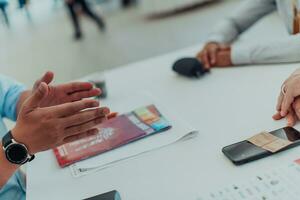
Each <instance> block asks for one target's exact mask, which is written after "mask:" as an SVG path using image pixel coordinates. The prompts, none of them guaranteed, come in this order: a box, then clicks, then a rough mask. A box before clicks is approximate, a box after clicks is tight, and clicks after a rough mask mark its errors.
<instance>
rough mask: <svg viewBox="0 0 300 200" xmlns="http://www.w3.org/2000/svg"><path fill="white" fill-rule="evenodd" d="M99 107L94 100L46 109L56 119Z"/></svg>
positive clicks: (84, 100)
mask: <svg viewBox="0 0 300 200" xmlns="http://www.w3.org/2000/svg"><path fill="white" fill-rule="evenodd" d="M98 106H99V102H98V101H96V100H94V99H83V100H81V101H75V102H70V103H64V104H60V105H57V106H52V107H48V108H45V109H47V110H48V112H51V113H52V114H53V115H54V116H56V117H68V116H70V115H74V114H76V113H78V112H80V111H82V110H85V109H88V108H95V107H98Z"/></svg>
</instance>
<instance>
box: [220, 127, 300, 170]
mask: <svg viewBox="0 0 300 200" xmlns="http://www.w3.org/2000/svg"><path fill="white" fill-rule="evenodd" d="M270 133H271V134H272V135H274V136H277V137H279V138H282V139H285V140H289V141H291V142H292V144H291V145H289V146H287V147H285V148H283V149H281V150H280V151H278V152H281V151H284V150H286V149H290V148H293V147H295V146H297V145H300V133H299V131H297V130H296V129H294V128H292V127H285V128H281V129H278V130H275V131H272V132H270ZM222 152H223V153H224V154H225V156H227V157H228V158H229V159H230V160H231V161H232V162H233V163H234V164H235V165H242V164H245V163H248V162H251V161H254V160H258V159H261V158H264V157H266V156H270V155H272V154H273V153H271V152H269V151H267V150H265V149H263V148H260V147H258V146H255V145H254V144H252V143H250V142H248V141H247V140H245V141H242V142H238V143H235V144H232V145H229V146H226V147H224V148H223V149H222ZM278 152H277V153H278Z"/></svg>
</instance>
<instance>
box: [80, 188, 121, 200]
mask: <svg viewBox="0 0 300 200" xmlns="http://www.w3.org/2000/svg"><path fill="white" fill-rule="evenodd" d="M84 200H121V197H120V194H119V192H118V191H116V190H114V191H110V192H107V193H105V194H100V195H97V196H94V197H90V198H87V199H84Z"/></svg>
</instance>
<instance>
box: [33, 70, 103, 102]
mask: <svg viewBox="0 0 300 200" xmlns="http://www.w3.org/2000/svg"><path fill="white" fill-rule="evenodd" d="M53 79H54V74H53V73H52V72H46V73H45V74H44V76H43V77H42V78H41V79H39V80H37V81H36V82H35V84H34V86H33V90H32V91H33V92H34V91H35V90H36V89H37V88H38V86H39V85H40V83H42V82H45V83H46V84H48V88H49V90H48V95H47V97H46V98H44V99H43V100H42V102H41V104H40V106H41V107H49V106H55V105H60V104H63V103H68V102H74V101H79V100H81V99H84V98H89V97H94V96H98V95H100V93H101V91H100V89H98V88H93V84H91V83H88V82H72V83H66V84H60V85H56V86H53V85H50V83H51V82H52V81H53Z"/></svg>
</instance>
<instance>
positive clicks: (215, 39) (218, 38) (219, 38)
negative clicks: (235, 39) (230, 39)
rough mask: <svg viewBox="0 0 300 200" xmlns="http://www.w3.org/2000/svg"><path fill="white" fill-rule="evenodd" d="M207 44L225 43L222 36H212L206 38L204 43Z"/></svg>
mask: <svg viewBox="0 0 300 200" xmlns="http://www.w3.org/2000/svg"><path fill="white" fill-rule="evenodd" d="M208 42H217V43H225V40H224V37H223V36H222V35H218V34H213V35H211V36H209V37H208V39H207V40H206V43H208Z"/></svg>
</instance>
